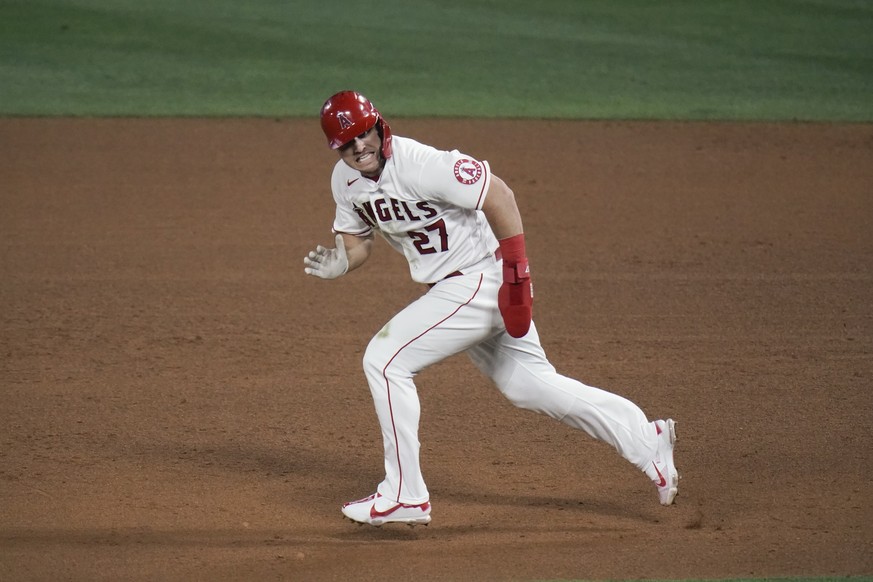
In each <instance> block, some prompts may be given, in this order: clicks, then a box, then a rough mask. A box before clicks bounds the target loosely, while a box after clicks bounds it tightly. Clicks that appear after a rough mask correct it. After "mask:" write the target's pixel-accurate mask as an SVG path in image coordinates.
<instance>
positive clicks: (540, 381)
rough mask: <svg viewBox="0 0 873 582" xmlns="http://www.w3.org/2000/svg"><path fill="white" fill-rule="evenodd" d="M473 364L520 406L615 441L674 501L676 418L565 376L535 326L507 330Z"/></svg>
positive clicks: (477, 352) (475, 351)
mask: <svg viewBox="0 0 873 582" xmlns="http://www.w3.org/2000/svg"><path fill="white" fill-rule="evenodd" d="M468 353H469V355H470V358H471V359H472V361H473V363H474V364H475V365H476V366H477V367H478V368H479V369H480V370H481V371H482V372H483V373H484V374H486V375H487V376H488V377H490V378H491V379H492V380H493V381H494V383H495V384H496V385H497V387H498V389H499V390H500V391H501V392H502V393H503V394H504V395H505V396H506V397H507V398H508V399H509V400H510V401H511V402H512V403H513V404H515V405H516V406H518V407H521V408H525V409H529V410H533V411H535V412H539V413H542V414H546V415H548V416H551V417H553V418H555V419H557V420H560V421H561V422H564V423H566V424H568V425H570V426H572V427H574V428H578V429H581V430H584V431H585V432H586V433H588V434H589V435H591V436H592V437H594V438H596V439H598V440H601V441H603V442H605V443H608V444H610V445H612V446H613V447H614V448H615V449H616V450H617V451H618V453H619V454H620V455H621V456H622V457H624V458H625V459H627V460H628V461H629V462H631V463H632V464H633V465H635V466H636V467H638V468H639V469H640V470H642V471H644V472H645V473H646V474H647V475H648V476H649V477H650V478H651V479H652V480H653V481H654V482H655V483H656V484H657V485H658V493H659V497H660V501H661V503H662V504H664V505H669V504H670V503H672V502H673V498H674V497H675V496H676V493H677V490H678V479H679V476H678V472H677V471H676V469H675V465H674V463H673V441H674V440H675V431H674V427H673V421H672V420H669V421H660V420H659V421H655V422H650V421H649V420H648V419H647V418H646V415H645V413H644V412H643V411H642V410H641V409H640V407H639V406H637V405H636V404H635V403H633V402H632V401H630V400H628V399H627V398H624V397H622V396H619V395H617V394H614V393H611V392H607V391H605V390H601V389H599V388H595V387H592V386H587V385H585V384H583V383H582V382H579V381H578V380H575V379H573V378H568V377H566V376H563V375H561V374H559V373H557V371H556V370H555V368H554V366H552V364H551V363H550V362H549V361H548V359H547V358H546V355H545V352H544V351H543V348H542V346H541V345H540V340H539V336H538V334H537V330H536V326H535V325H534V324H531V329H530V331H529V332H528V334H527V335H526V336H525V337H523V338H513V337H511V336H510V335H509V334H506V333H502V334H499V335H497V336H494V337H492V338H490V339H488V340H486V341H484V342H483V343H481V344H479V345H477V346H475V347H473V348H471V349H470V350H469V352H468Z"/></svg>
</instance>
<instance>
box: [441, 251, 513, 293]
mask: <svg viewBox="0 0 873 582" xmlns="http://www.w3.org/2000/svg"><path fill="white" fill-rule="evenodd" d="M502 258H503V253H501V252H500V249H497V250H496V251H494V261H495V262H497V261H499V260H500V259H502ZM461 275H463V273H462V272H460V271H452V272H451V273H449V274H448V275H446V276H445V277H443V278H442V279H440V281H445V280H446V279H451V278H452V277H460V276H461ZM440 281H437V282H436V283H428V284H427V286H428V287H433V286H434V285H436V284H437V283H439V282H440Z"/></svg>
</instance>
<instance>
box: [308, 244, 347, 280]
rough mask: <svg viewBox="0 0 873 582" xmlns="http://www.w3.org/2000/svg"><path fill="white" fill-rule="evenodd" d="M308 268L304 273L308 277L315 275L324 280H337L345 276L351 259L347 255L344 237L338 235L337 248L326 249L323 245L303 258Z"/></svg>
mask: <svg viewBox="0 0 873 582" xmlns="http://www.w3.org/2000/svg"><path fill="white" fill-rule="evenodd" d="M303 264H304V265H306V268H304V269H303V271H304V272H305V273H306V274H307V275H314V276H315V277H321V278H322V279H336V278H337V277H340V276H342V275H345V274H346V272H348V270H349V257H348V255H346V243H345V242H343V235H341V234H338V235H336V248H335V249H326V248H324V247H323V246H321V245H318V246H317V247H315V250H314V251H309V255H307V256H306V257H304V258H303Z"/></svg>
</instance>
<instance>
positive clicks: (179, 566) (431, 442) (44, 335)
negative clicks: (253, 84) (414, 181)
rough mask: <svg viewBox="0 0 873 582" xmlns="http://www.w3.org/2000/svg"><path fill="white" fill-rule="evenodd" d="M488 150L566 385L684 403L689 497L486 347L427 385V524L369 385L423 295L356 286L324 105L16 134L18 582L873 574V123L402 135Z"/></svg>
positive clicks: (374, 281)
mask: <svg viewBox="0 0 873 582" xmlns="http://www.w3.org/2000/svg"><path fill="white" fill-rule="evenodd" d="M393 127H394V130H395V133H399V134H403V135H410V136H412V137H416V138H418V139H420V140H422V141H425V142H430V143H433V144H434V145H437V146H440V147H447V148H454V147H457V148H459V149H461V150H462V151H464V152H466V153H468V154H471V155H474V156H477V157H480V158H484V159H488V160H489V161H490V162H491V165H492V168H493V169H494V171H495V173H497V174H498V175H500V176H502V177H503V178H505V179H506V180H507V181H508V182H509V184H510V185H511V186H512V187H513V188H514V190H515V192H516V194H517V196H518V198H519V203H520V206H521V208H522V211H523V214H524V217H525V226H526V231H527V237H528V245H529V251H530V252H529V254H530V259H531V264H532V265H533V269H534V277H535V282H536V289H537V300H536V301H537V302H536V306H535V314H536V318H537V322H538V326H539V328H540V331H541V334H542V336H543V343H544V346H545V348H546V350H547V352H548V353H549V355H550V357H551V359H552V361H553V363H554V364H555V365H556V367H557V368H558V369H559V370H561V371H562V372H563V373H565V374H567V375H570V376H574V377H577V378H579V379H580V380H583V381H585V382H586V383H589V384H592V385H595V386H601V387H603V388H606V389H609V390H611V391H614V392H618V393H620V394H623V395H625V396H627V397H629V398H631V399H632V400H634V401H635V402H637V403H638V404H640V406H642V407H643V409H644V410H646V412H647V413H648V414H649V416H650V417H660V416H668V415H669V416H673V417H674V418H676V419H677V420H678V429H679V438H680V440H679V444H678V448H677V464H678V465H679V469H680V471H681V472H682V473H683V476H684V478H683V481H682V486H681V493H680V496H679V498H678V501H677V505H676V506H674V507H670V508H663V507H660V506H659V505H658V504H657V501H656V496H655V492H654V489H653V488H652V487H651V485H650V484H649V483H648V482H647V480H646V479H645V477H644V476H643V475H642V473H639V472H637V471H636V470H635V469H633V468H632V467H631V466H629V465H628V464H627V463H625V462H624V461H623V460H622V459H620V458H619V457H618V455H617V454H616V453H615V452H614V451H612V450H611V449H609V448H608V447H606V446H605V445H602V444H601V443H598V442H595V441H593V440H591V439H590V438H588V437H587V436H586V435H584V434H582V433H579V432H575V431H573V430H571V429H569V428H568V427H565V426H564V425H561V424H559V423H556V422H554V421H552V420H551V419H548V418H546V417H543V416H538V415H535V414H532V413H529V412H523V411H520V410H517V409H515V408H513V407H512V406H511V405H509V404H508V403H507V402H506V401H504V400H503V399H502V397H501V396H500V395H499V393H498V392H497V391H496V389H494V388H493V387H492V386H490V385H489V384H488V383H487V381H486V380H485V379H483V378H481V377H479V376H478V375H477V374H476V373H475V371H474V369H473V367H472V365H471V364H469V363H468V362H467V360H466V358H464V357H462V356H461V357H456V358H452V359H450V360H448V361H446V362H444V363H442V364H440V365H438V366H435V367H433V368H431V369H429V370H426V371H425V372H424V373H422V374H421V375H420V376H419V389H420V393H421V398H422V406H423V426H422V431H421V432H422V441H423V464H424V465H423V466H424V469H425V475H426V477H427V478H428V482H429V485H430V487H431V490H432V495H433V498H432V501H433V503H434V522H433V523H432V524H431V525H430V526H429V527H427V528H423V527H419V528H416V529H410V528H407V527H404V526H398V527H388V526H386V527H383V528H379V529H377V528H370V527H357V526H354V525H352V524H350V523H349V522H346V521H343V520H342V519H341V518H340V513H339V506H340V504H341V502H343V501H345V500H348V499H353V498H356V497H359V496H362V495H365V494H368V493H370V491H371V489H372V488H373V487H374V486H375V484H376V483H377V482H378V481H379V480H380V479H381V477H382V473H381V448H380V439H379V431H378V426H377V424H376V419H375V414H374V412H373V409H372V405H371V403H370V398H369V393H368V391H367V388H366V384H365V382H364V378H363V373H362V372H361V370H360V358H361V355H362V350H363V348H364V346H365V345H366V342H367V340H368V339H369V337H370V336H371V335H372V334H373V333H374V332H375V331H376V330H377V329H378V328H379V327H380V326H381V324H382V323H383V322H384V321H385V320H386V319H387V318H388V317H390V316H391V315H392V314H393V313H394V312H395V311H396V310H398V309H399V308H400V307H402V306H403V305H405V304H406V303H407V302H408V301H409V300H411V299H412V298H414V297H415V296H416V295H417V294H418V293H420V292H421V291H422V289H421V288H420V287H419V286H417V285H415V284H414V283H412V282H411V281H409V279H408V277H407V273H406V270H405V264H404V263H403V260H402V258H401V257H399V256H396V255H394V254H393V253H392V252H391V251H390V250H389V248H388V247H387V245H384V244H380V245H379V247H378V249H377V252H376V256H375V257H374V258H373V259H372V260H371V264H370V265H368V268H365V269H363V270H361V271H357V272H355V273H353V274H352V275H350V276H348V277H347V278H345V279H343V280H339V281H334V282H323V281H318V280H312V279H310V278H307V277H305V276H304V275H303V269H302V257H303V255H304V254H305V252H306V251H308V250H309V249H310V248H311V247H312V246H314V245H315V244H316V243H319V242H321V243H327V242H330V241H331V237H330V234H329V228H330V224H331V221H332V213H333V208H332V200H331V197H330V193H329V189H328V177H329V172H330V167H331V165H332V164H333V162H334V160H335V157H334V154H333V153H332V152H330V151H329V150H327V149H326V148H325V147H324V146H323V140H322V137H321V135H320V132H319V129H318V126H317V123H316V122H314V121H311V120H306V121H299V120H267V119H262V120H170V119H162V120H129V119H104V120H88V119H80V120H70V119H55V120H32V119H5V120H0V188H2V193H0V204H2V213H0V249H2V263H0V310H2V313H0V322H2V337H0V354H2V367H0V371H2V391H3V392H2V407H0V504H2V505H0V580H4V581H5V580H10V581H12V580H15V581H20V580H88V581H93V580H128V581H132V580H216V581H221V580H269V579H281V580H352V579H356V580H382V579H401V580H531V579H559V578H570V579H572V578H585V579H607V578H609V579H624V578H659V579H665V578H682V577H696V578H715V577H729V576H797V575H805V576H818V575H831V574H833V575H861V574H865V575H873V510H871V499H873V485H871V483H873V481H871V478H870V476H871V474H873V422H871V410H873V236H871V220H873V127H871V126H870V125H826V124H781V125H777V124H706V123H680V124H674V123H607V122H603V123H592V122H534V121H469V120H439V121H425V120H413V119H397V120H394V123H393Z"/></svg>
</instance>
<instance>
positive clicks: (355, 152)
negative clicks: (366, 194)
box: [339, 125, 382, 176]
mask: <svg viewBox="0 0 873 582" xmlns="http://www.w3.org/2000/svg"><path fill="white" fill-rule="evenodd" d="M381 154H382V138H380V137H379V132H378V131H376V126H375V125H374V126H373V127H371V128H370V129H369V130H367V131H365V132H364V133H362V134H361V135H359V136H358V137H356V138H355V139H353V140H352V141H350V142H348V143H346V144H344V145H342V146H340V148H339V155H340V158H342V160H343V161H344V162H345V163H346V164H348V165H349V167H352V168H354V169H355V170H357V171H359V172H360V173H361V174H363V175H364V176H378V175H379V173H380V172H381V171H382V155H381Z"/></svg>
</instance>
